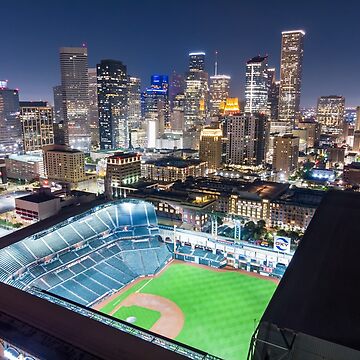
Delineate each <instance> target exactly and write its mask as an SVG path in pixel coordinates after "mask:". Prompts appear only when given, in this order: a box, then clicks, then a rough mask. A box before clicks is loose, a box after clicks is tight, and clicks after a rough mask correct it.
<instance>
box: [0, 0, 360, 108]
mask: <svg viewBox="0 0 360 360" xmlns="http://www.w3.org/2000/svg"><path fill="white" fill-rule="evenodd" d="M65 3H66V2H65ZM323 3H324V2H323V1H320V2H318V3H316V4H311V7H310V4H309V5H308V4H304V3H302V6H301V7H296V6H294V5H291V4H288V5H287V9H286V10H283V4H284V2H283V1H280V2H278V3H277V4H276V5H274V4H267V3H265V2H264V3H263V4H262V11H261V13H264V14H266V15H260V20H259V21H258V26H259V30H258V31H257V32H256V33H255V32H252V31H250V30H249V29H250V27H249V26H250V25H249V24H250V23H251V19H250V17H246V16H243V18H242V17H241V16H239V15H241V14H244V13H247V14H251V13H253V11H255V10H256V9H255V5H251V4H233V3H231V2H230V1H228V2H225V3H224V6H223V8H218V7H217V6H215V2H211V1H210V2H204V1H197V2H196V3H195V4H194V5H193V8H194V9H193V10H194V11H192V12H191V13H189V14H188V15H187V16H188V17H189V21H190V22H191V24H192V27H190V28H191V29H189V27H188V26H186V24H187V23H188V21H186V22H184V21H182V20H181V19H184V16H185V13H186V11H185V10H186V8H187V6H188V5H190V3H189V2H188V1H185V2H183V3H182V7H181V8H179V7H177V6H175V4H167V3H166V2H164V1H155V2H152V3H151V4H146V3H144V4H141V7H140V9H139V7H136V6H134V5H133V4H131V3H130V2H126V1H125V2H122V4H121V6H120V4H116V3H115V2H114V3H113V10H114V11H113V12H108V13H107V14H105V13H104V12H103V10H101V9H96V11H95V9H94V10H92V9H91V8H83V7H82V6H81V4H80V3H75V4H72V6H71V11H70V10H69V9H70V7H69V6H61V7H60V6H57V5H56V4H55V5H54V6H53V7H52V9H51V12H50V10H47V9H46V8H44V6H43V5H44V4H45V2H44V1H38V2H37V3H35V4H33V6H32V8H31V10H30V14H32V15H33V16H34V19H35V20H36V19H37V20H39V21H34V24H33V27H32V32H31V34H29V35H28V33H26V32H25V24H26V21H25V17H24V16H26V15H29V13H27V14H24V13H23V12H19V11H16V9H18V8H19V7H20V6H21V1H20V3H18V4H6V5H2V10H3V13H4V14H7V16H6V17H4V20H3V22H4V26H5V27H7V28H9V29H12V31H9V33H8V35H7V37H5V39H4V41H3V53H4V54H7V55H6V56H2V57H1V59H0V78H3V79H8V80H9V86H10V87H11V88H19V90H20V92H19V94H20V99H21V100H48V101H50V102H51V103H53V98H52V87H53V86H55V85H58V84H59V83H60V72H59V66H58V51H59V48H60V47H63V46H81V45H82V44H83V43H85V44H86V45H87V47H88V49H89V67H94V66H95V65H96V64H97V63H98V62H99V61H101V60H103V59H108V58H112V59H115V60H119V61H122V62H123V63H125V64H127V66H128V71H129V73H130V74H131V75H132V76H136V77H140V78H141V80H142V88H143V89H144V88H145V87H146V86H148V85H149V80H148V79H150V76H151V74H167V75H169V76H170V75H171V72H172V71H173V70H176V71H177V72H178V73H185V71H186V69H187V55H188V53H189V52H191V51H200V50H203V51H205V52H206V55H207V56H206V70H207V71H208V72H209V75H212V74H213V72H214V62H215V51H216V50H217V51H218V63H219V69H218V72H219V73H223V74H228V75H230V76H231V77H232V84H231V94H232V95H233V96H237V97H240V98H241V99H244V86H245V63H246V61H247V60H249V59H250V58H252V57H254V56H257V55H259V54H267V55H268V56H269V67H275V68H276V69H277V74H279V64H280V46H281V32H282V31H284V30H291V29H303V30H305V31H306V39H305V45H304V66H303V83H302V99H301V106H302V107H308V106H313V107H315V106H316V102H317V99H318V98H319V97H320V96H326V95H342V96H344V97H345V98H346V106H356V105H357V104H358V103H360V99H359V96H358V95H357V91H356V88H357V82H358V81H359V80H360V79H359V78H358V76H357V75H356V74H355V76H354V75H353V74H352V71H351V69H353V68H355V66H356V56H353V57H348V56H344V54H346V53H347V51H348V49H349V48H350V46H351V37H350V36H349V37H344V36H343V34H346V33H348V34H356V33H357V32H359V30H358V29H357V28H356V25H354V24H356V21H351V20H352V18H353V16H354V15H355V14H356V11H351V12H350V13H348V12H346V13H345V14H339V12H338V11H337V8H336V6H333V5H332V4H328V3H326V9H327V17H326V18H324V17H322V18H321V19H320V20H321V21H317V20H318V18H317V16H318V15H319V13H320V12H321V11H322V10H323ZM69 4H70V3H69V2H68V3H67V5H69ZM358 7H359V5H358V4H354V5H353V7H352V9H353V10H356V9H355V8H358ZM38 8H39V9H38ZM230 8H231V10H232V11H228V10H229V9H230ZM40 9H41V11H39V12H38V13H39V15H35V14H36V13H37V11H36V10H40ZM200 10H202V11H204V15H203V16H204V18H205V20H204V18H202V17H199V14H200V12H199V11H200ZM215 10H216V11H215ZM244 10H246V11H244ZM80 11H81V12H84V14H86V16H83V17H82V18H86V19H91V17H92V16H93V17H95V16H97V14H98V16H105V15H106V16H108V18H109V21H107V27H106V29H105V28H104V29H101V28H99V27H96V26H94V25H93V24H94V22H92V21H88V22H87V21H81V22H80V23H79V24H80V25H81V26H80V27H79V26H78V27H77V28H76V32H75V31H72V30H74V28H73V27H72V24H74V20H75V19H76V17H77V16H79V14H80ZM122 11H123V12H124V13H128V14H132V16H129V17H128V18H127V17H124V16H122V17H121V24H122V26H118V27H116V24H118V21H119V19H120V15H121V14H122ZM280 11H282V13H280ZM13 14H14V15H13ZM15 14H16V15H15ZM55 14H58V15H59V16H54V15H55ZM44 15H45V16H44ZM163 15H165V19H166V20H167V21H165V25H163V24H162V23H161V26H162V28H163V37H162V38H158V37H154V38H153V39H152V41H143V40H144V37H146V36H145V34H148V33H147V32H146V30H147V29H148V28H149V27H150V26H154V28H156V27H157V26H158V25H157V22H156V19H159V23H160V19H162V17H161V16H163ZM172 15H173V18H174V21H171V19H172ZM175 15H176V16H175ZM217 16H218V17H221V18H226V19H227V21H224V23H223V24H222V26H221V27H218V26H213V24H217V22H215V20H217ZM134 17H135V20H134ZM335 17H336V21H337V23H338V24H341V27H342V30H343V31H342V32H341V33H339V32H337V31H334V30H333V28H331V27H330V26H331V24H332V21H331V20H332V19H335ZM58 18H59V19H60V18H61V19H62V20H61V21H64V23H65V24H69V26H67V27H63V26H60V23H58V20H57V19H58ZM197 18H198V19H199V21H198V22H197V21H196V19H197ZM275 19H276V21H274V20H275ZM111 20H114V21H111ZM200 20H201V21H200ZM240 20H241V21H240ZM152 21H154V24H155V25H151V22H152ZM113 23H114V25H112V24H113ZM15 25H16V27H15V28H14V26H15ZM44 28H47V31H44ZM71 29H72V30H71ZM113 30H116V31H113ZM19 35H20V36H19ZM329 35H330V36H329ZM29 36H30V37H31V39H37V40H38V41H35V42H34V41H29V39H30V38H29ZM124 37H125V38H126V39H127V41H122V39H123V38H124ZM19 38H20V40H19ZM224 39H226V41H224ZM234 44H238V45H235V46H234ZM19 45H21V46H19ZM334 45H336V51H334ZM29 46H30V47H31V49H32V51H29ZM21 54H22V56H21ZM24 54H26V56H24ZM324 54H328V55H327V56H326V61H324ZM329 54H330V55H331V56H329ZM329 74H331V76H329ZM277 80H278V79H277Z"/></svg>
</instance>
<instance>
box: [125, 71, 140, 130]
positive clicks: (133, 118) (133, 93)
mask: <svg viewBox="0 0 360 360" xmlns="http://www.w3.org/2000/svg"><path fill="white" fill-rule="evenodd" d="M128 125H129V129H130V130H131V129H138V128H140V127H141V80H140V79H139V78H137V77H134V76H129V78H128Z"/></svg>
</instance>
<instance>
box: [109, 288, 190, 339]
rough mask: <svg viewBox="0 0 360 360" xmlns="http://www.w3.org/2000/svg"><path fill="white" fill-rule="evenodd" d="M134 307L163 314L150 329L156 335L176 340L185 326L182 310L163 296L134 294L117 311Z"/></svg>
mask: <svg viewBox="0 0 360 360" xmlns="http://www.w3.org/2000/svg"><path fill="white" fill-rule="evenodd" d="M133 305H136V306H141V307H144V308H148V309H150V310H155V311H158V312H159V313H160V314H161V316H160V319H159V320H158V321H157V322H156V323H155V324H154V325H153V326H152V327H151V329H150V331H152V332H154V333H156V334H159V335H163V336H166V337H167V338H170V339H174V338H176V337H177V336H178V335H179V333H180V331H181V329H182V328H183V326H184V321H185V318H184V314H183V312H182V311H181V309H180V308H179V307H178V306H177V305H176V304H175V303H174V302H173V301H171V300H169V299H166V298H164V297H162V296H158V295H151V294H141V293H133V294H131V295H129V296H128V297H127V298H126V299H125V300H124V301H122V302H121V304H120V306H119V307H118V308H117V309H116V310H115V311H117V310H118V309H120V308H121V307H123V306H133Z"/></svg>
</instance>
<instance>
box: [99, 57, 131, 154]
mask: <svg viewBox="0 0 360 360" xmlns="http://www.w3.org/2000/svg"><path fill="white" fill-rule="evenodd" d="M97 84H98V107H99V134H100V149H116V148H120V147H121V148H127V147H128V146H129V129H128V123H127V112H128V96H127V95H128V89H127V86H128V77H127V74H126V66H125V65H124V64H123V63H122V62H121V61H117V60H101V62H100V64H98V65H97Z"/></svg>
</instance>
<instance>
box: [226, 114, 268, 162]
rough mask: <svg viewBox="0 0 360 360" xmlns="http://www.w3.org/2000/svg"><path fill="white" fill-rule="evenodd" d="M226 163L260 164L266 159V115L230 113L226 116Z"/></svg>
mask: <svg viewBox="0 0 360 360" xmlns="http://www.w3.org/2000/svg"><path fill="white" fill-rule="evenodd" d="M224 138H225V139H226V140H225V141H226V142H225V148H226V163H227V164H234V165H245V166H258V165H261V164H263V162H264V159H265V145H266V115H264V114H260V113H254V114H249V113H245V114H237V115H228V116H225V118H224Z"/></svg>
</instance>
